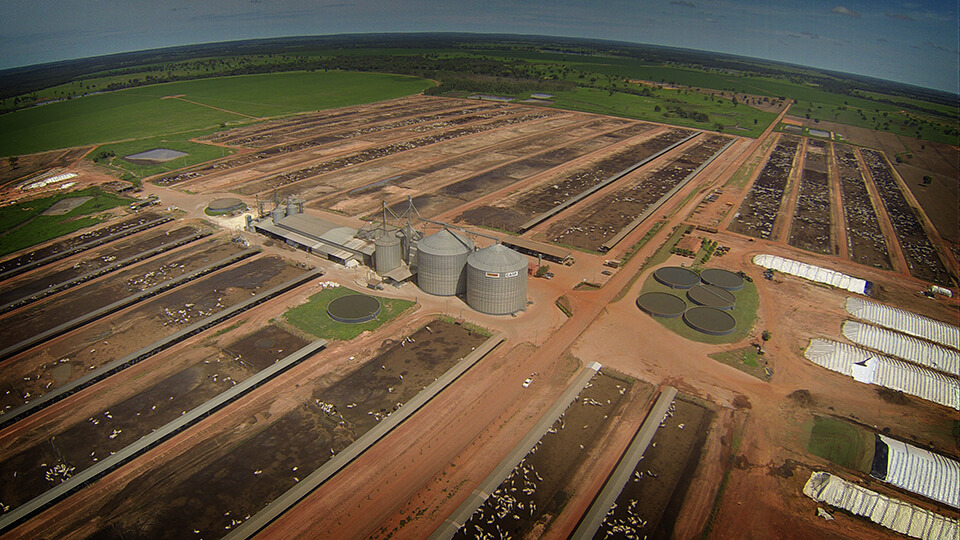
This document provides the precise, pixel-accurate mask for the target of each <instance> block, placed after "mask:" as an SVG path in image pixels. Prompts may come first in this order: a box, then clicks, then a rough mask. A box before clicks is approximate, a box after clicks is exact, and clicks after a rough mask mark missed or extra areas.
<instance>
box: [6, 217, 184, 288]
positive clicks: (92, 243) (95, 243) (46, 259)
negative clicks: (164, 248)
mask: <svg viewBox="0 0 960 540" xmlns="http://www.w3.org/2000/svg"><path fill="white" fill-rule="evenodd" d="M168 221H173V218H172V217H170V216H163V217H160V218H157V219H155V220H153V221H148V222H146V223H141V224H140V225H137V226H136V227H131V228H129V229H124V230H122V231H119V232H116V233H114V234H110V235H107V236H103V237H100V238H95V239H93V240H91V241H89V242H87V243H85V244H80V245H79V246H76V247H73V248H71V249H68V250H66V251H61V252H60V253H54V254H53V255H50V256H47V257H44V258H42V259H40V260H38V261H33V262H30V263H27V264H25V265H23V266H18V267H16V268H11V269H10V270H7V271H5V272H0V281H2V280H5V279H8V278H11V277H13V276H17V275H20V274H22V273H24V272H27V271H29V270H33V269H34V268H38V267H40V266H44V265H47V264H50V263H52V262H55V261H59V260H60V259H65V258H67V257H70V256H71V255H75V254H77V253H80V252H81V251H86V250H88V249H93V248H95V247H97V246H99V245H102V244H106V243H108V242H113V241H114V240H117V239H119V238H123V237H125V236H130V235H132V234H136V233H138V232H141V231H145V230H147V229H152V228H153V227H156V226H158V225H163V224H164V223H166V222H168Z"/></svg>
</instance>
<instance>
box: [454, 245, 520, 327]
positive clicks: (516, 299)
mask: <svg viewBox="0 0 960 540" xmlns="http://www.w3.org/2000/svg"><path fill="white" fill-rule="evenodd" d="M467 304H468V305H469V306H470V307H472V308H473V309H475V310H477V311H479V312H481V313H487V314H489V315H506V314H508V313H515V312H517V311H520V310H522V309H524V308H526V306H527V258H526V257H524V256H523V255H521V254H519V253H517V252H516V251H514V250H512V249H510V248H508V247H506V246H504V245H503V244H494V245H492V246H490V247H488V248H484V249H481V250H480V251H475V252H473V253H471V254H470V256H469V257H467Z"/></svg>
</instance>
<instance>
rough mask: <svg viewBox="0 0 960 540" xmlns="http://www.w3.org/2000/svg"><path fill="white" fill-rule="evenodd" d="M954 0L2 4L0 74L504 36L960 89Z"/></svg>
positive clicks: (28, 0) (86, 0) (72, 0)
mask: <svg viewBox="0 0 960 540" xmlns="http://www.w3.org/2000/svg"><path fill="white" fill-rule="evenodd" d="M958 24H960V14H958V2H957V0H947V1H924V2H901V1H892V0H872V1H859V0H858V1H849V0H840V1H839V2H838V1H837V0H831V1H819V0H804V1H795V0H782V1H777V2H766V1H755V0H750V1H741V2H732V1H724V0H657V1H638V0H634V1H626V0H595V1H574V0H541V1H522V0H394V1H393V2H383V1H372V0H359V1H353V2H342V1H340V2H338V1H336V0H330V1H307V0H204V1H198V0H152V1H149V2H147V1H142V0H124V1H121V0H113V1H102V0H0V69H2V68H9V67H16V66H22V65H29V64H35V63H41V62H49V61H54V60H63V59H69V58H82V57H86V56H95V55H100V54H109V53H116V52H125V51H132V50H141V49H151V48H156V47H166V46H173V45H185V44H192V43H206V42H214V41H228V40H235V39H247V38H258V37H275V36H294V35H320V34H338V33H354V32H437V31H443V32H484V33H491V32H502V33H518V34H542V35H553V36H570V37H592V38H603V39H612V40H620V41H629V42H634V43H649V44H657V45H671V46H677V47H687V48H691V49H701V50H709V51H719V52H725V53H733V54H739V55H744V56H751V57H757V58H767V59H771V60H778V61H784V62H791V63H796V64H802V65H808V66H814V67H820V68H826V69H832V70H837V71H844V72H849V73H858V74H863V75H870V76H874V77H880V78H883V79H890V80H895V81H901V82H906V83H911V84H916V85H919V86H926V87H930V88H937V89H940V90H947V91H950V92H955V93H956V92H958V91H960V82H958V78H960V52H958V42H960V35H958Z"/></svg>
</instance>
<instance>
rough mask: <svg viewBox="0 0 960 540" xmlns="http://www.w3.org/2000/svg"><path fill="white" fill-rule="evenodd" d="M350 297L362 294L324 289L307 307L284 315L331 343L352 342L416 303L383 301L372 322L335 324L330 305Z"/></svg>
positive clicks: (300, 326) (288, 320)
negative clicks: (344, 297)
mask: <svg viewBox="0 0 960 540" xmlns="http://www.w3.org/2000/svg"><path fill="white" fill-rule="evenodd" d="M348 294H360V293H358V292H356V291H353V290H350V289H348V288H346V287H338V288H335V289H324V290H322V291H320V292H318V293H317V294H315V295H313V296H311V297H310V298H309V299H308V300H307V302H306V303H305V304H302V305H299V306H297V307H295V308H293V309H291V310H289V311H287V312H286V313H284V314H283V318H284V319H285V320H286V321H287V322H288V323H290V324H292V325H293V326H295V327H297V328H299V329H300V330H303V331H304V332H307V333H309V334H312V335H314V336H317V337H321V338H324V339H327V340H331V341H333V340H342V341H348V340H351V339H353V338H355V337H357V336H359V335H360V334H362V333H363V332H366V331H368V330H375V329H377V328H378V327H380V326H381V325H382V324H384V323H386V322H388V321H390V320H391V319H393V318H395V317H396V316H397V315H400V314H401V313H403V312H404V311H407V310H408V309H410V308H412V307H413V306H415V305H416V304H415V303H414V302H410V301H409V300H397V299H393V298H382V297H378V298H379V300H380V306H381V308H380V315H379V316H377V318H376V319H374V320H372V321H367V322H365V323H360V324H345V323H339V322H336V321H334V320H333V319H331V318H330V316H329V315H327V306H328V305H329V304H330V302H332V301H333V300H334V299H335V298H340V297H341V296H346V295H348Z"/></svg>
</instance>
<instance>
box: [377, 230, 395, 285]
mask: <svg viewBox="0 0 960 540" xmlns="http://www.w3.org/2000/svg"><path fill="white" fill-rule="evenodd" d="M373 245H374V252H373V253H374V261H375V262H376V266H377V274H380V275H381V276H382V275H384V274H386V273H387V272H389V271H391V270H393V269H394V268H397V267H399V266H400V251H401V249H400V239H399V238H397V233H396V232H395V231H387V232H386V233H384V234H383V235H382V236H380V238H377V239H376V240H374V241H373Z"/></svg>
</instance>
